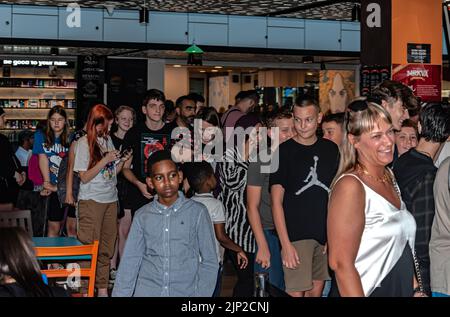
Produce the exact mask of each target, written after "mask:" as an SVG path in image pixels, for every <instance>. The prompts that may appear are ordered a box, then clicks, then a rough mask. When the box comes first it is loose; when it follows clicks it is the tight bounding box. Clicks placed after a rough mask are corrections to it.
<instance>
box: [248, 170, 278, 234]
mask: <svg viewBox="0 0 450 317" xmlns="http://www.w3.org/2000/svg"><path fill="white" fill-rule="evenodd" d="M261 165H262V164H261V162H251V163H250V164H249V165H248V171H247V186H259V187H261V202H260V204H259V213H260V216H261V223H262V226H263V229H265V230H273V229H275V225H274V224H273V217H272V209H271V201H270V192H269V179H270V173H261Z"/></svg>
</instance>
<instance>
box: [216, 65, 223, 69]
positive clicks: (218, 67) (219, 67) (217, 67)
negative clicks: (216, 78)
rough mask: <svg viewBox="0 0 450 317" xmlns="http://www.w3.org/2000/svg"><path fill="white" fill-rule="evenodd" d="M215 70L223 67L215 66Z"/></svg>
mask: <svg viewBox="0 0 450 317" xmlns="http://www.w3.org/2000/svg"><path fill="white" fill-rule="evenodd" d="M214 68H216V69H222V68H223V66H214Z"/></svg>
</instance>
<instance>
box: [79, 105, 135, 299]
mask: <svg viewBox="0 0 450 317" xmlns="http://www.w3.org/2000/svg"><path fill="white" fill-rule="evenodd" d="M113 119H114V118H113V114H112V113H111V111H110V110H109V109H108V108H107V107H106V106H104V105H96V106H94V107H93V108H92V109H91V112H90V113H89V116H88V120H87V124H86V130H87V131H86V132H87V135H85V136H83V137H82V138H80V139H79V140H78V144H77V147H76V152H75V163H74V171H75V172H78V173H79V176H80V180H81V184H80V191H79V194H78V214H79V226H78V239H79V240H80V241H81V242H82V243H85V244H90V243H92V242H93V241H94V240H99V250H98V262H97V273H96V278H95V284H96V287H97V290H98V293H97V295H98V296H100V297H106V296H108V292H107V290H108V278H109V261H110V259H111V257H112V256H113V253H114V244H115V241H116V237H117V201H118V198H117V188H116V185H117V173H118V172H120V170H121V169H122V167H123V163H124V161H126V160H127V159H128V158H129V157H130V154H128V155H126V156H125V157H122V158H121V157H120V151H117V150H116V149H115V148H114V145H113V143H112V140H111V137H110V136H109V131H110V129H111V125H112V123H113Z"/></svg>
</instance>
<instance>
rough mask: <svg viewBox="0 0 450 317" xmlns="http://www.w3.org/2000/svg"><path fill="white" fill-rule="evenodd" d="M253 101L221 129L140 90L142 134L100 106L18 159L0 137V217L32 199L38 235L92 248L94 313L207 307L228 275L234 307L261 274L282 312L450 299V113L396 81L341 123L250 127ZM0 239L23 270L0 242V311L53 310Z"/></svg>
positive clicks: (196, 101)
mask: <svg viewBox="0 0 450 317" xmlns="http://www.w3.org/2000/svg"><path fill="white" fill-rule="evenodd" d="M258 100H259V97H258V94H257V93H256V91H254V90H251V91H241V92H239V93H238V94H237V95H236V98H235V105H234V106H232V107H230V108H229V109H228V111H226V112H225V113H223V114H219V113H218V112H217V111H216V110H215V108H214V107H212V106H209V107H207V106H206V105H205V100H204V98H203V97H202V96H199V95H197V94H190V95H186V96H181V97H179V98H178V99H177V100H176V101H175V102H173V101H170V100H166V98H165V95H164V93H163V92H162V91H159V90H157V89H150V90H148V91H147V93H146V95H145V98H144V100H143V102H142V105H141V106H140V107H139V111H140V112H142V114H143V115H144V120H143V121H142V122H140V120H138V119H137V118H138V117H139V116H138V115H140V113H139V114H138V113H136V110H135V109H134V108H132V107H129V106H121V107H119V108H117V109H116V110H115V111H114V113H113V112H112V111H111V109H109V108H108V106H106V105H103V104H98V105H95V106H93V107H92V108H91V109H90V111H89V114H88V115H87V117H86V118H85V120H83V121H84V122H83V123H84V126H83V128H82V129H80V130H79V131H76V132H73V133H71V131H70V130H69V127H68V120H67V115H66V112H65V110H64V108H62V107H59V106H56V107H53V108H52V109H51V110H50V111H49V113H48V116H47V121H46V123H45V125H43V126H42V127H41V128H40V129H38V130H37V131H36V132H35V133H34V134H32V133H30V132H24V133H22V134H21V135H20V137H19V147H18V149H17V151H16V152H14V151H13V148H12V146H11V144H10V143H9V141H8V140H7V138H6V137H4V136H2V135H1V134H0V149H1V151H0V156H1V157H0V162H1V164H0V189H1V194H0V203H6V202H12V203H14V204H17V205H18V206H19V205H20V198H19V199H18V196H19V195H20V193H22V192H24V191H30V192H34V193H38V195H39V197H40V198H39V199H40V200H41V201H44V202H45V203H44V204H42V205H43V206H44V208H45V212H44V217H45V218H44V219H45V222H44V223H43V224H44V225H45V226H44V229H42V230H41V231H39V230H37V232H43V234H46V235H47V236H49V237H56V236H60V235H66V236H71V237H77V239H78V240H79V241H80V242H82V243H84V244H90V243H92V242H93V241H94V240H98V241H99V250H98V254H99V256H98V261H97V272H96V279H95V286H96V290H97V292H96V294H97V296H99V297H106V296H109V295H110V294H111V295H112V296H182V297H190V296H205V297H209V296H220V290H221V285H222V279H223V265H224V262H225V261H227V260H228V261H230V263H231V265H232V266H233V267H234V270H235V272H236V276H237V282H236V284H235V286H234V289H233V296H235V297H251V296H254V276H255V274H256V273H261V272H265V273H267V274H268V278H269V282H270V284H271V286H272V287H275V288H276V289H279V290H282V291H285V292H286V293H288V294H289V295H290V296H293V297H320V296H401V297H407V296H411V297H412V296H450V282H448V281H450V279H449V278H447V277H449V275H448V272H450V266H449V263H448V261H447V256H446V254H448V250H449V248H450V230H448V227H449V225H450V214H449V210H450V198H449V196H450V194H449V187H448V186H449V182H450V180H449V177H450V172H449V165H450V158H449V157H448V156H449V150H448V147H449V138H450V107H449V105H448V104H444V103H433V104H425V105H421V104H420V103H419V102H418V100H417V98H415V96H414V95H413V93H412V91H411V90H410V89H409V88H408V87H406V86H404V85H402V84H400V83H398V82H394V81H384V82H383V83H382V84H380V85H379V86H378V87H377V88H376V89H375V90H374V91H373V93H372V94H371V95H370V96H369V97H360V98H357V99H355V100H353V101H351V102H350V103H349V104H348V105H347V106H346V109H345V111H344V112H340V113H331V112H328V113H325V114H323V113H322V110H321V105H320V104H319V103H318V102H317V101H315V100H314V99H309V98H297V99H296V100H295V104H294V105H293V107H292V108H281V109H278V110H277V111H271V113H270V114H269V115H267V116H262V115H261V114H260V113H257V112H254V111H253V110H254V109H255V107H256V106H257V105H258ZM416 114H418V115H416ZM4 116H5V114H4V112H3V111H2V110H1V109H0V126H1V125H2V124H3V122H4ZM27 186H28V187H27ZM4 230H5V229H0V236H5V237H6V235H9V236H13V235H18V237H20V238H14V239H13V240H16V242H15V243H19V242H20V244H21V245H20V246H17V248H22V249H23V251H22V252H23V254H19V251H14V252H13V251H12V250H13V249H11V248H9V249H8V248H5V249H4V250H3V245H4V244H6V243H10V242H7V241H10V240H11V238H9V239H6V238H5V239H3V238H2V239H0V245H1V246H0V286H1V287H0V295H3V294H6V295H4V296H8V295H9V296H13V295H14V294H15V295H17V294H19V295H17V296H25V295H26V296H57V294H56V293H57V292H55V291H54V290H52V289H51V288H48V287H46V286H44V285H43V284H42V283H41V282H40V281H37V280H38V278H37V277H36V276H37V275H36V274H38V271H37V266H36V265H37V262H36V259H33V260H32V261H31V260H30V261H31V262H30V263H31V264H29V267H28V268H27V270H28V271H27V272H28V273H27V275H26V276H20V272H25V271H23V270H22V269H20V266H21V265H22V263H20V262H18V263H16V262H13V261H16V260H17V259H11V257H29V258H33V256H32V254H30V253H31V251H30V246H29V245H30V242H29V241H26V238H25V237H24V236H23V233H22V232H20V230H17V231H14V230H11V229H9V231H4ZM11 245H12V243H11ZM11 245H10V246H11ZM8 250H11V252H10V253H8V252H9V251H8ZM30 265H31V266H32V267H31V266H30ZM5 285H9V286H8V287H7V286H5ZM13 286H14V287H13ZM11 287H13V288H11ZM111 289H112V292H111ZM11 290H13V291H14V292H12V291H11ZM11 294H13V295H11ZM60 295H61V294H60ZM65 295H67V294H65ZM61 296H62V295H61Z"/></svg>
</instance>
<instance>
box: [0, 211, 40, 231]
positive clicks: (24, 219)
mask: <svg viewBox="0 0 450 317" xmlns="http://www.w3.org/2000/svg"><path fill="white" fill-rule="evenodd" d="M10 227H22V228H24V229H25V230H26V231H27V232H28V233H29V234H30V236H33V225H32V223H31V211H30V210H9V211H0V228H10Z"/></svg>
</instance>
